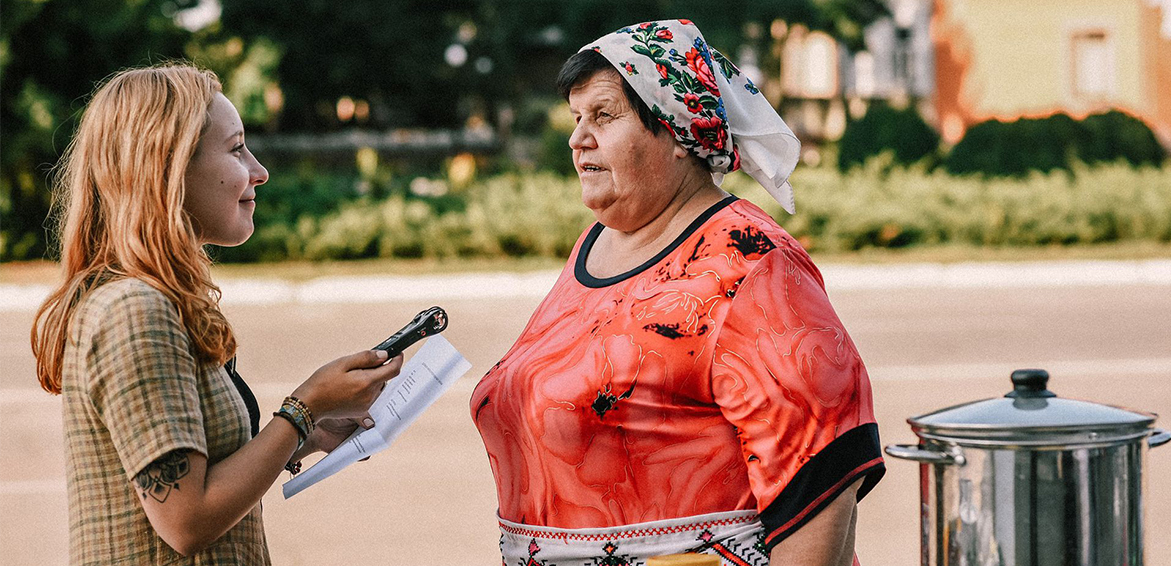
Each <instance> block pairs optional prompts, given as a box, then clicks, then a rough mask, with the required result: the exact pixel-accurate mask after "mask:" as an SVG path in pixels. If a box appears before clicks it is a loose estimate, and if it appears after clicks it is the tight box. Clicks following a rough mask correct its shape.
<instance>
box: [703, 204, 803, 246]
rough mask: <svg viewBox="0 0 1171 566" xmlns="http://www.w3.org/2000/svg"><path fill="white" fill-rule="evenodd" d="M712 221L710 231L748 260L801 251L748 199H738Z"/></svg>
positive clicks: (775, 222)
mask: <svg viewBox="0 0 1171 566" xmlns="http://www.w3.org/2000/svg"><path fill="white" fill-rule="evenodd" d="M712 220H714V222H712V223H711V225H710V226H709V227H708V230H707V232H708V233H709V234H713V235H714V236H715V237H716V238H717V239H723V240H726V242H727V245H728V246H729V247H732V248H735V249H736V250H738V251H739V252H740V254H741V255H743V256H744V257H745V258H746V259H751V258H754V257H758V256H763V255H764V254H766V253H768V252H770V251H772V250H774V249H776V248H779V247H783V248H786V249H788V248H791V247H793V246H796V248H798V249H800V244H798V243H797V241H796V240H794V239H793V237H792V236H790V235H789V233H788V232H786V231H785V229H784V228H782V227H781V225H780V224H778V223H777V221H776V220H775V219H773V217H772V216H769V214H768V213H767V212H765V211H764V210H762V209H761V208H760V207H758V206H756V205H755V204H753V203H752V202H750V201H748V200H746V199H739V200H736V201H735V202H733V203H732V204H731V205H729V206H728V207H727V208H726V209H725V214H720V215H717V216H716V217H715V218H713V219H712ZM802 251H804V250H802Z"/></svg>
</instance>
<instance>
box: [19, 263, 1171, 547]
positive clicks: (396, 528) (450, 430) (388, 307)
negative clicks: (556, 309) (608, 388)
mask: <svg viewBox="0 0 1171 566" xmlns="http://www.w3.org/2000/svg"><path fill="white" fill-rule="evenodd" d="M832 283H833V282H832V281H830V285H831V294H832V297H833V301H834V304H835V306H836V308H837V309H838V312H839V314H840V315H841V317H842V319H843V320H844V321H845V323H846V326H847V329H848V330H849V331H850V333H851V334H852V336H853V337H854V340H855V342H856V343H857V345H858V347H859V349H860V350H861V352H862V354H863V357H864V359H865V360H866V362H867V365H868V367H869V368H870V374H871V378H872V380H873V384H874V401H875V405H876V412H877V415H878V419H879V423H880V430H881V435H882V439H883V441H884V443H887V444H889V443H905V442H914V441H915V439H914V436H913V434H912V433H911V432H910V429H909V428H908V427H907V425H906V424H905V422H904V420H905V419H906V418H907V417H909V416H912V415H918V414H922V413H925V412H928V411H932V410H935V409H939V408H943V407H947V406H950V405H953V404H957V403H960V402H965V401H971V400H977V399H983V398H988V397H994V396H1000V395H1003V394H1004V393H1005V392H1007V391H1008V390H1009V388H1010V387H1009V381H1008V375H1009V372H1011V370H1013V369H1015V368H1019V367H1043V368H1047V369H1049V370H1050V373H1051V374H1052V375H1053V380H1052V381H1051V383H1050V388H1051V389H1052V390H1054V391H1055V392H1057V393H1058V394H1059V395H1061V396H1065V397H1076V398H1082V399H1089V400H1093V401H1096V402H1100V403H1107V404H1113V405H1121V406H1126V407H1132V408H1135V409H1141V410H1145V411H1151V412H1156V413H1162V414H1163V415H1168V417H1166V418H1164V419H1163V420H1161V421H1160V423H1159V424H1161V425H1162V426H1164V427H1171V379H1168V378H1169V377H1171V332H1169V330H1168V320H1169V319H1171V286H1164V285H1155V286H1141V285H1109V286H1098V287H1094V286H1089V287H1064V288H1062V287H1059V288H1039V287H1032V288H1017V289H1011V288H1010V289H1005V288H968V289H963V288H919V289H910V290H908V289H895V290H892V289H869V290H868V289H853V290H848V291H840V292H832ZM537 302H538V299H536V298H511V299H509V298H494V299H478V300H469V299H462V300H461V299H447V300H444V301H443V304H444V306H445V307H446V308H447V310H448V311H449V313H450V315H451V319H452V325H451V328H450V329H449V330H448V332H447V334H446V336H447V337H448V339H449V340H450V341H451V342H452V343H454V344H455V345H456V347H457V348H459V349H460V350H461V351H462V352H463V353H464V354H465V355H466V356H467V358H468V359H469V360H471V362H472V364H473V368H472V370H471V371H470V372H469V374H468V376H466V377H465V378H464V379H463V380H462V381H461V382H460V383H458V384H456V386H455V387H454V388H453V390H452V391H450V392H449V393H448V394H447V395H446V396H445V397H444V398H442V399H440V401H439V402H438V403H437V404H436V405H435V406H434V407H432V409H431V410H430V411H429V412H428V413H427V414H425V415H424V416H423V417H422V418H421V419H420V420H419V422H418V423H416V425H415V427H414V428H412V429H411V430H409V431H407V433H405V434H404V435H403V436H402V437H401V438H400V439H399V440H398V441H397V443H396V444H395V445H394V447H393V448H392V449H391V450H390V451H388V452H385V453H382V454H379V455H377V456H375V457H374V458H373V459H372V460H370V461H369V462H365V463H362V464H359V465H355V466H353V467H351V468H349V469H347V470H345V471H343V472H342V473H341V474H339V475H338V476H336V477H334V478H331V479H329V480H327V481H326V482H324V483H322V484H320V485H318V486H315V487H313V488H311V489H310V490H308V491H306V492H305V493H303V494H301V495H299V496H297V497H295V498H293V499H291V500H288V501H285V500H283V499H282V498H281V496H280V491H279V489H278V488H277V487H274V488H273V489H272V490H271V491H270V492H269V494H268V495H267V496H266V497H265V500H264V518H265V523H266V527H267V533H268V540H269V545H270V547H271V550H272V555H273V558H274V562H275V563H276V564H289V565H298V564H306V565H308V564H375V563H378V564H421V565H432V564H434V565H439V564H444V565H462V564H485V565H490V564H499V560H500V558H499V554H498V553H497V541H498V538H499V533H498V531H497V529H496V524H495V521H494V513H495V492H494V487H493V482H492V478H491V473H490V471H489V468H488V461H487V458H486V457H485V453H484V450H483V447H482V445H481V443H480V438H479V435H478V433H477V432H476V430H475V428H474V427H473V426H472V423H471V419H470V417H469V415H468V408H467V399H468V396H469V394H470V392H471V389H472V387H473V386H474V384H475V381H476V380H477V379H478V378H479V376H480V375H482V374H483V373H484V372H485V371H486V370H487V369H488V368H489V367H491V365H492V364H493V363H495V362H496V360H497V359H498V358H499V356H501V355H502V354H503V353H504V352H505V350H506V349H507V348H508V347H509V346H510V345H511V343H512V340H513V339H514V338H515V337H516V336H517V334H518V333H519V332H520V330H521V328H522V326H523V325H524V323H525V322H526V320H527V317H528V315H529V313H531V312H532V310H533V308H535V306H536V304H537ZM427 306H430V303H429V302H428V301H424V300H410V301H403V302H385V303H377V304H349V305H337V304H332V305H330V304H286V305H279V304H278V305H236V306H230V305H229V306H227V307H226V308H225V310H226V311H227V314H228V316H229V318H230V319H231V320H232V321H233V323H234V324H235V327H236V329H237V331H238V334H239V339H240V343H241V344H242V348H241V351H240V370H241V373H242V374H243V375H244V377H245V378H246V379H248V380H249V382H250V383H251V384H253V386H254V389H255V390H256V393H257V397H258V398H259V402H260V406H261V407H262V408H265V407H275V406H276V405H277V404H278V403H279V402H280V399H281V398H282V397H283V396H284V395H286V394H287V393H288V392H289V391H291V390H292V389H293V387H294V386H295V385H296V384H297V383H298V382H299V381H300V380H301V379H303V378H304V377H305V376H307V375H309V373H311V372H312V371H313V370H314V369H315V368H316V367H317V366H318V365H320V363H322V362H324V361H327V360H329V359H332V358H334V357H336V356H338V355H342V354H346V353H349V352H351V351H354V350H357V349H360V348H362V347H368V346H370V345H373V344H375V343H377V342H378V341H380V340H381V339H382V338H384V337H385V335H386V334H388V333H389V332H391V331H393V330H394V329H396V328H397V327H398V326H399V325H401V323H402V322H403V321H405V320H406V319H408V318H409V317H410V316H412V315H413V314H414V313H416V312H418V311H419V310H421V309H422V308H425V307H427ZM31 319H32V314H31V313H30V312H11V311H10V312H0V562H2V563H4V564H8V565H11V566H17V565H36V566H51V565H55V564H64V563H65V561H66V558H67V551H66V538H67V521H66V503H65V486H64V479H63V476H64V474H63V465H64V463H63V462H64V459H63V452H62V441H61V425H60V402H59V401H58V400H57V399H56V398H54V397H50V396H49V395H47V394H44V393H42V392H40V391H39V390H38V389H37V388H36V383H35V379H34V377H33V360H32V356H31V354H30V352H29V348H28V328H29V325H30V324H31ZM1146 464H1147V468H1146V470H1147V471H1148V472H1149V473H1148V475H1147V478H1146V492H1145V503H1146V520H1147V524H1146V537H1145V539H1146V543H1147V564H1152V565H1158V564H1171V538H1169V537H1167V536H1165V534H1166V533H1167V532H1171V445H1169V446H1167V447H1164V448H1159V449H1155V450H1152V451H1151V453H1150V455H1149V457H1148V459H1147V463H1146ZM887 465H888V473H887V476H886V478H885V479H884V480H883V481H882V483H880V484H879V486H878V487H877V488H876V489H875V491H874V492H872V494H871V495H870V496H869V497H867V498H866V499H865V500H864V501H863V502H862V503H861V505H860V519H859V527H858V528H859V536H858V543H857V549H858V554H859V556H860V558H861V560H862V563H863V564H865V565H866V566H896V565H900V566H909V565H912V564H918V544H919V536H918V500H919V493H918V484H919V482H918V478H919V473H918V466H917V465H915V464H911V463H907V462H903V461H898V460H893V459H889V458H888V461H887Z"/></svg>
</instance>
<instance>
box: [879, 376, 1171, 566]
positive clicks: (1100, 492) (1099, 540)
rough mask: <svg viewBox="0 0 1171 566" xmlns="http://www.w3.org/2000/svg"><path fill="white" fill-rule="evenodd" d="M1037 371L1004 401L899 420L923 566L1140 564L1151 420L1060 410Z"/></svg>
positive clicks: (900, 454)
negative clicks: (913, 441)
mask: <svg viewBox="0 0 1171 566" xmlns="http://www.w3.org/2000/svg"><path fill="white" fill-rule="evenodd" d="M1048 381H1049V374H1048V373H1046V372H1045V371H1044V370H1017V371H1015V372H1013V374H1012V383H1013V390H1012V391H1011V392H1009V393H1008V395H1005V396H1004V397H1003V398H999V399H986V400H984V401H976V402H973V403H967V404H964V405H958V406H955V407H950V408H947V409H943V410H940V411H936V412H933V413H928V414H926V415H921V416H918V417H912V418H910V419H907V422H908V423H910V425H911V429H912V430H914V432H915V434H916V435H918V436H919V439H920V443H919V444H918V445H894V446H887V447H886V453H887V454H890V455H891V456H894V457H895V458H903V459H906V460H913V461H916V462H920V463H921V464H922V465H920V466H919V474H920V482H919V486H920V494H921V500H922V507H921V508H920V520H921V542H922V545H921V546H922V551H921V556H922V558H921V564H922V566H994V565H995V566H1050V565H1052V566H1114V565H1119V566H1121V565H1127V566H1138V565H1141V564H1143V525H1142V513H1143V508H1142V492H1143V480H1144V477H1143V462H1144V459H1145V457H1146V449H1147V447H1155V446H1159V445H1162V444H1165V443H1167V442H1168V441H1169V440H1171V434H1168V433H1167V432H1165V431H1162V430H1159V429H1154V428H1152V425H1153V424H1154V422H1155V418H1156V416H1155V415H1153V414H1150V413H1141V412H1136V411H1130V410H1127V409H1120V408H1117V407H1110V406H1107V405H1099V404H1096V403H1089V402H1086V401H1076V400H1073V399H1062V398H1059V397H1057V396H1056V395H1055V394H1053V393H1052V392H1050V391H1049V390H1048V389H1047V388H1046V384H1047V383H1048Z"/></svg>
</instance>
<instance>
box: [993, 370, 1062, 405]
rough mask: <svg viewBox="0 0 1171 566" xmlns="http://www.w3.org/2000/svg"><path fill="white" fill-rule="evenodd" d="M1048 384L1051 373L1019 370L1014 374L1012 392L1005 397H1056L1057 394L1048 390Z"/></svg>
mask: <svg viewBox="0 0 1171 566" xmlns="http://www.w3.org/2000/svg"><path fill="white" fill-rule="evenodd" d="M1048 384H1049V372H1047V371H1045V370H1043V369H1018V370H1016V371H1014V372H1012V391H1010V392H1009V393H1008V395H1005V397H1018V398H1030V397H1056V396H1057V394H1056V393H1054V392H1052V391H1050V390H1048V389H1046V385H1048Z"/></svg>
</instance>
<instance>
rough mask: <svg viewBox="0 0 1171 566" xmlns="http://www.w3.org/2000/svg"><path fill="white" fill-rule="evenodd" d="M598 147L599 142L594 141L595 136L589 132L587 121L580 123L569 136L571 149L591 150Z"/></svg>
mask: <svg viewBox="0 0 1171 566" xmlns="http://www.w3.org/2000/svg"><path fill="white" fill-rule="evenodd" d="M597 145H598V144H597V140H595V139H594V134H593V133H592V132H591V131H590V130H589V127H588V126H587V125H586V123H585V120H582V121H580V122H578V123H577V125H576V126H574V128H573V133H572V134H570V135H569V148H570V149H590V148H595V147H597Z"/></svg>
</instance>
